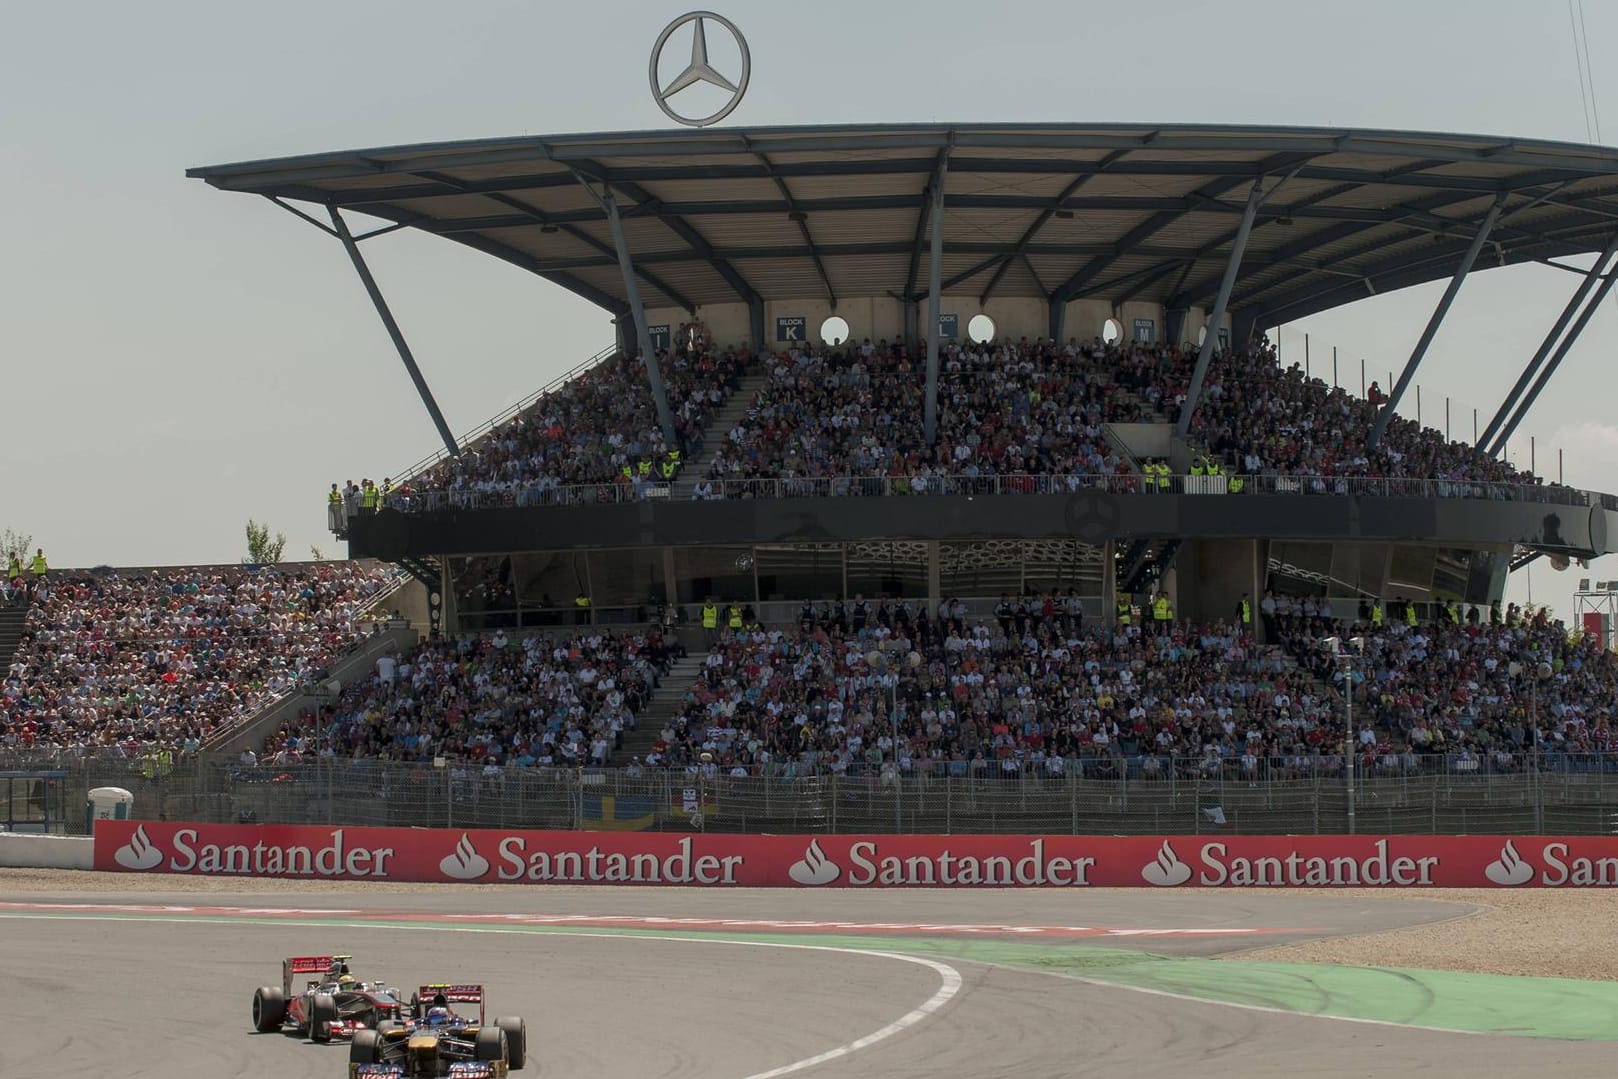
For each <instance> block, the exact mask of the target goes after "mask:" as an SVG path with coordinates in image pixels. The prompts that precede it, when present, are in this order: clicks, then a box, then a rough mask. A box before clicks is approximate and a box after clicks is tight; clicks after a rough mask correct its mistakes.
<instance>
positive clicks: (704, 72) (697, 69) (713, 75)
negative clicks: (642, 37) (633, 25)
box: [647, 11, 753, 127]
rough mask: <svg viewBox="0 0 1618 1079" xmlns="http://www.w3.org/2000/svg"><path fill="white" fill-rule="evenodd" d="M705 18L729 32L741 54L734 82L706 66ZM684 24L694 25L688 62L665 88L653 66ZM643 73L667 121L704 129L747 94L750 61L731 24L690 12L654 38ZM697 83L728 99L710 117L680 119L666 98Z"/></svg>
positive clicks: (707, 13) (704, 13)
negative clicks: (717, 88)
mask: <svg viewBox="0 0 1618 1079" xmlns="http://www.w3.org/2000/svg"><path fill="white" fill-rule="evenodd" d="M709 19H712V20H713V21H714V22H716V23H718V24H719V25H720V26H723V27H724V28H725V29H726V30H729V31H730V36H731V37H733V38H735V39H736V47H737V49H739V50H740V51H741V54H742V71H741V76H740V77H739V78H738V79H737V80H736V81H735V82H731V81H730V80H729V79H727V78H725V77H724V76H723V75H721V74H720V73H719V72H718V71H716V70H715V69H714V67H713V65H712V64H710V63H708V31H707V28H706V26H705V25H704V24H705V23H706V22H707V21H708V20H709ZM687 23H691V24H694V30H693V33H692V35H691V62H690V63H689V64H687V65H686V66H685V70H684V71H682V72H680V73H679V74H678V75H676V76H674V79H673V80H672V81H671V82H670V83H669V84H668V85H667V86H663V85H661V84H660V83H659V81H658V78H657V63H658V61H659V60H661V59H662V58H663V47H664V46H665V45H667V44H668V43H669V38H671V37H672V36H673V35H674V32H675V31H676V30H678V29H680V28H681V27H682V26H685V25H686V24H687ZM647 74H648V77H649V79H650V81H651V84H652V98H653V100H655V101H656V102H657V107H658V108H660V109H662V110H663V112H664V114H665V115H667V116H668V118H669V119H670V120H673V121H674V122H675V123H680V124H685V125H687V126H688V127H707V126H708V125H709V124H717V123H718V122H719V121H721V120H723V119H724V118H725V117H727V116H729V115H730V114H731V112H732V111H733V110H734V109H735V108H736V106H737V105H740V104H741V103H742V95H743V94H745V93H747V80H748V79H749V78H750V77H751V76H752V74H753V60H752V57H751V56H750V55H749V54H748V52H747V39H746V38H744V37H742V32H741V31H740V30H738V29H736V24H735V23H733V22H731V21H730V20H729V19H727V18H725V17H724V16H723V15H715V14H714V13H713V12H711V11H692V12H688V13H687V14H684V15H681V16H680V17H679V18H678V19H675V20H674V21H673V22H671V23H669V24H668V25H667V26H665V27H664V28H663V32H662V33H661V34H658V35H657V44H656V45H653V46H652V61H651V65H650V66H649V68H648V71H647ZM698 83H707V84H708V85H709V86H717V87H719V89H721V90H724V91H725V92H727V93H729V94H730V100H729V101H727V102H725V106H724V108H722V109H720V110H719V111H718V112H716V113H714V114H713V115H711V116H703V117H700V118H692V117H690V116H681V115H680V114H679V113H677V112H675V111H674V109H673V108H671V107H670V105H669V99H670V98H672V97H674V95H675V94H678V93H679V92H680V91H681V90H685V89H687V88H688V87H692V86H695V85H697V84H698Z"/></svg>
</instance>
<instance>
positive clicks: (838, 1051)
mask: <svg viewBox="0 0 1618 1079" xmlns="http://www.w3.org/2000/svg"><path fill="white" fill-rule="evenodd" d="M0 917H3V918H22V919H36V920H39V921H72V922H170V923H174V924H179V925H196V924H199V923H200V924H209V923H207V922H203V921H201V919H197V918H173V917H150V916H147V917H141V916H138V915H137V916H135V917H129V916H127V915H125V916H123V917H118V916H116V915H100V916H97V915H92V916H89V917H86V916H84V915H73V914H65V915H54V914H48V913H45V914H22V915H17V914H0ZM212 924H220V923H217V922H215V923H212ZM262 924H263V925H265V926H273V927H281V926H283V925H284V924H285V923H281V922H276V921H265V922H263V923H262ZM298 924H302V925H305V926H308V925H324V926H326V927H335V928H351V929H407V930H416V931H422V930H425V931H428V932H440V933H505V934H522V935H526V936H545V937H563V938H567V937H576V938H584V939H587V940H656V941H664V942H669V943H674V944H721V945H727V946H730V947H739V948H782V949H787V950H789V951H799V952H832V953H836V954H841V955H861V956H876V957H877V958H880V959H896V960H898V961H899V962H901V963H914V964H916V965H917V966H923V967H929V968H931V969H932V970H933V972H934V973H936V974H937V975H938V976H939V979H940V985H939V987H938V991H937V992H935V993H934V994H933V995H932V996H930V997H928V998H927V999H926V1000H925V1001H923V1002H922V1003H921V1004H919V1005H917V1006H916V1007H915V1008H912V1009H911V1010H910V1011H908V1012H906V1013H905V1014H904V1015H901V1016H900V1017H899V1018H897V1019H895V1020H894V1021H893V1022H891V1023H889V1024H888V1025H887V1026H885V1027H883V1028H882V1029H880V1030H874V1031H872V1032H871V1033H869V1034H867V1035H865V1037H863V1038H856V1039H855V1040H854V1041H851V1042H846V1043H844V1044H842V1045H839V1046H837V1047H836V1048H835V1049H828V1050H826V1051H825V1052H824V1053H817V1054H815V1055H814V1056H812V1057H805V1058H804V1059H802V1060H795V1061H793V1062H792V1063H791V1064H783V1065H781V1066H780V1067H779V1068H772V1069H771V1070H769V1071H762V1072H754V1073H753V1074H751V1075H747V1076H743V1079H776V1077H777V1076H781V1075H791V1074H792V1073H794V1072H800V1071H805V1070H807V1069H809V1068H813V1067H816V1066H817V1065H820V1064H824V1063H826V1062H827V1061H831V1060H837V1059H839V1058H841V1057H846V1056H849V1055H851V1054H853V1053H857V1052H859V1051H860V1050H861V1049H868V1048H870V1047H871V1046H873V1045H875V1044H877V1043H878V1042H881V1041H886V1040H887V1039H888V1038H891V1037H893V1036H894V1035H895V1034H899V1033H902V1032H903V1031H906V1030H908V1029H910V1028H911V1027H913V1026H915V1025H916V1024H917V1023H920V1022H922V1021H923V1020H925V1019H926V1018H927V1017H928V1016H930V1015H932V1014H933V1013H934V1012H936V1011H938V1009H940V1008H942V1007H943V1006H944V1005H946V1004H948V1003H949V1002H950V1001H951V1000H952V999H954V997H955V995H956V994H957V993H959V992H960V991H961V984H962V983H961V972H960V971H958V970H956V969H955V968H954V967H952V966H950V965H949V964H948V963H940V962H938V961H937V960H934V959H925V958H923V957H921V956H919V955H901V954H899V953H898V952H877V951H870V950H868V949H865V948H838V947H834V946H832V945H829V944H786V943H778V942H776V941H769V940H716V939H711V938H706V937H668V936H651V935H646V934H642V933H635V932H629V933H591V932H585V933H581V932H575V931H571V930H569V931H565V932H554V931H552V932H547V931H546V929H544V928H541V927H537V926H535V927H529V928H515V927H513V928H508V927H505V926H494V925H434V924H432V923H417V924H405V925H400V924H387V925H379V924H375V923H364V922H356V923H344V922H341V921H326V920H322V921H321V922H303V923H298Z"/></svg>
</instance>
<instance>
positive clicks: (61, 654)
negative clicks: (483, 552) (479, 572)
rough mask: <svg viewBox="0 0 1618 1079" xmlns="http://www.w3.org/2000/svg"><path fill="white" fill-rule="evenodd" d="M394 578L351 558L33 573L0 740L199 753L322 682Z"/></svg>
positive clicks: (1, 689)
mask: <svg viewBox="0 0 1618 1079" xmlns="http://www.w3.org/2000/svg"><path fill="white" fill-rule="evenodd" d="M395 580H397V572H396V571H395V570H394V569H393V568H391V567H382V566H377V565H374V564H369V563H359V562H327V563H312V564H306V565H300V566H263V567H247V566H241V567H235V566H232V567H208V568H201V569H159V570H136V571H107V572H102V573H93V574H87V575H74V576H67V575H62V574H52V575H51V576H49V577H46V578H42V579H40V580H39V581H37V582H34V583H33V585H32V598H31V604H30V607H29V609H28V613H27V616H26V623H25V631H24V636H23V639H22V641H21V643H20V645H19V647H18V651H17V653H16V656H15V657H14V659H13V661H12V663H11V665H10V668H9V670H8V671H7V673H6V676H5V681H4V682H3V683H0V747H3V748H6V749H20V750H47V751H56V752H67V753H75V754H86V753H100V752H111V753H114V754H120V755H124V756H129V757H143V756H147V755H149V754H153V753H163V754H168V755H170V756H172V755H174V754H178V753H186V752H195V751H196V750H197V749H198V748H200V746H201V744H202V742H203V741H204V740H205V739H206V738H207V737H208V736H209V735H210V734H211V733H213V732H214V731H215V730H217V729H218V728H220V727H221V726H224V725H226V724H229V723H231V722H233V721H235V720H238V719H241V718H244V717H246V716H247V715H249V714H250V713H252V712H253V711H254V710H256V709H258V708H259V707H261V706H263V705H264V704H266V703H268V702H269V701H271V700H273V699H274V698H276V697H278V696H280V695H282V694H284V693H286V692H288V691H290V690H292V689H294V688H295V687H297V686H298V685H300V684H303V683H306V682H309V681H311V680H315V679H318V678H319V677H321V676H322V674H323V673H324V672H325V671H326V670H327V668H328V666H329V665H330V664H331V663H332V662H333V661H334V660H335V659H337V658H338V657H339V656H341V655H342V654H343V653H344V652H346V651H348V650H349V649H351V648H352V647H353V646H354V645H355V644H357V643H358V642H359V641H360V639H361V638H362V635H363V633H364V632H365V629H364V626H363V625H362V617H363V616H364V615H365V614H366V612H367V609H368V607H369V604H370V601H371V600H372V598H373V597H376V596H377V595H378V593H380V592H381V591H382V590H383V589H385V588H387V587H389V586H390V585H391V584H392V583H393V582H394V581H395Z"/></svg>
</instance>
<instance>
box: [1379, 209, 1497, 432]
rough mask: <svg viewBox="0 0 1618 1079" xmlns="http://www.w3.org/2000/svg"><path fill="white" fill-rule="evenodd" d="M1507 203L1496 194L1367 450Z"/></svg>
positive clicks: (1385, 424) (1390, 417)
mask: <svg viewBox="0 0 1618 1079" xmlns="http://www.w3.org/2000/svg"><path fill="white" fill-rule="evenodd" d="M1505 205H1506V194H1505V192H1503V191H1502V192H1501V193H1500V194H1499V195H1496V196H1495V199H1494V205H1493V206H1491V207H1489V215H1488V216H1487V217H1485V218H1484V219H1483V224H1482V225H1480V226H1478V231H1477V234H1476V235H1474V236H1473V237H1472V245H1471V246H1470V247H1468V248H1467V249H1466V256H1465V257H1464V258H1462V259H1461V264H1460V266H1458V267H1456V269H1455V275H1454V276H1453V277H1451V278H1450V279H1449V287H1448V288H1446V289H1445V290H1444V298H1443V299H1441V300H1439V301H1438V306H1437V307H1436V308H1434V309H1433V317H1432V318H1430V319H1428V320H1427V328H1426V329H1425V330H1423V331H1421V337H1420V338H1419V339H1418V340H1417V341H1416V347H1415V349H1414V350H1413V351H1412V352H1411V353H1410V359H1408V360H1406V361H1405V369H1404V370H1403V371H1401V372H1400V373H1399V381H1398V382H1396V383H1395V384H1394V386H1393V390H1392V391H1391V392H1390V393H1389V394H1388V399H1387V400H1386V401H1385V402H1383V404H1382V410H1381V411H1380V412H1378V413H1377V416H1376V422H1375V423H1374V424H1372V425H1371V434H1370V437H1369V438H1367V439H1366V440H1365V448H1366V450H1367V451H1370V450H1374V449H1376V447H1377V443H1379V442H1381V441H1382V436H1383V435H1384V434H1385V433H1387V430H1388V424H1389V423H1391V422H1392V420H1393V410H1394V409H1395V408H1397V407H1399V398H1401V397H1403V396H1404V392H1405V390H1406V389H1408V388H1409V386H1410V380H1411V379H1412V378H1414V377H1415V375H1416V368H1418V367H1420V366H1421V361H1422V357H1424V356H1426V355H1427V347H1428V346H1429V345H1431V344H1432V343H1433V338H1434V337H1436V336H1438V327H1439V326H1441V325H1443V322H1444V316H1445V315H1447V314H1449V308H1450V304H1452V303H1454V302H1455V297H1456V296H1457V295H1459V294H1460V291H1461V285H1462V284H1464V283H1465V282H1466V275H1467V274H1469V273H1471V272H1472V264H1473V263H1474V262H1476V261H1477V259H1478V253H1479V252H1480V251H1482V250H1483V245H1484V244H1485V243H1487V242H1488V239H1489V233H1491V232H1493V231H1494V223H1495V222H1496V221H1498V220H1500V211H1501V210H1502V209H1503V208H1504V207H1505Z"/></svg>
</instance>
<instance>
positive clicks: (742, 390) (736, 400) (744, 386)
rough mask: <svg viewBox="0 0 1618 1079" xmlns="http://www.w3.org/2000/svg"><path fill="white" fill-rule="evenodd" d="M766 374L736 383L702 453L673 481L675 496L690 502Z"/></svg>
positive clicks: (751, 374)
mask: <svg viewBox="0 0 1618 1079" xmlns="http://www.w3.org/2000/svg"><path fill="white" fill-rule="evenodd" d="M769 378H770V375H769V372H767V371H751V372H749V373H747V374H745V375H743V376H742V377H741V378H740V379H739V380H738V381H737V386H738V388H737V390H736V392H735V393H733V394H731V395H730V397H729V399H728V400H726V401H725V403H724V404H723V405H722V406H720V409H719V411H718V412H716V413H714V417H713V419H712V420H711V421H710V422H709V424H708V430H707V433H706V436H705V437H704V438H703V441H702V452H701V453H700V454H698V455H697V456H696V457H694V458H693V459H692V460H691V463H690V464H689V465H688V466H686V467H685V468H682V469H680V474H679V476H677V477H675V480H674V497H675V498H678V499H689V498H690V497H691V492H692V491H693V490H694V489H695V488H696V486H697V483H698V481H700V480H701V479H702V478H703V477H704V476H706V475H707V474H708V469H709V468H710V467H711V466H712V465H713V462H714V458H715V457H717V456H719V451H720V450H721V449H723V448H724V446H725V444H726V442H727V441H728V437H727V436H729V434H730V429H731V428H732V427H734V426H736V421H737V420H739V419H741V418H742V417H743V416H745V415H747V410H748V408H749V407H751V405H752V404H753V399H754V398H755V397H757V396H758V391H759V390H762V389H763V388H764V384H765V383H766V382H768V381H769Z"/></svg>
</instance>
